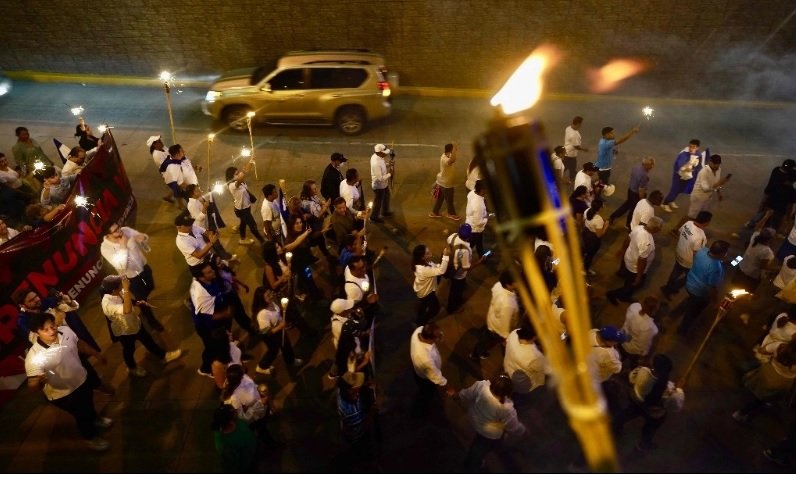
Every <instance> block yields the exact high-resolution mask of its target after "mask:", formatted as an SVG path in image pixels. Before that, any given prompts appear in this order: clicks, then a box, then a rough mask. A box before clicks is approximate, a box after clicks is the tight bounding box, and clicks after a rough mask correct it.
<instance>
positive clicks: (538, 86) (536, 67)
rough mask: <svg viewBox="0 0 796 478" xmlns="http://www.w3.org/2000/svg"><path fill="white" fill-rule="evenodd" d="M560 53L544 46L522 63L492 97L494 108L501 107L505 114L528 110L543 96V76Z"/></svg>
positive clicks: (552, 47) (551, 47)
mask: <svg viewBox="0 0 796 478" xmlns="http://www.w3.org/2000/svg"><path fill="white" fill-rule="evenodd" d="M560 56H561V55H560V53H559V51H558V50H557V49H556V48H555V47H554V46H552V45H542V46H540V47H538V48H537V49H536V50H534V51H533V53H531V55H530V56H529V57H528V58H526V59H525V61H524V62H522V65H520V67H519V68H517V70H516V71H515V72H514V73H513V74H512V75H511V77H510V78H509V79H508V80H507V81H506V83H505V84H504V85H503V87H502V88H501V89H500V91H498V92H497V93H496V94H495V96H493V97H492V100H491V101H490V103H491V104H492V106H500V108H501V109H502V110H503V114H506V115H510V114H514V113H517V112H520V111H522V110H526V109H528V108H530V107H531V106H533V105H534V104H536V102H537V101H539V97H541V96H542V74H543V73H544V72H545V70H547V69H548V68H549V67H551V66H552V65H553V64H555V63H556V62H557V61H558V59H559V57H560Z"/></svg>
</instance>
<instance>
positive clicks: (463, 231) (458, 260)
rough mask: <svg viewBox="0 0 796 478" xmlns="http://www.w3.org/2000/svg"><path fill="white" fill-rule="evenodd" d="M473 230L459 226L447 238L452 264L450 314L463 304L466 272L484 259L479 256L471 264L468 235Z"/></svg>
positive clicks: (466, 226)
mask: <svg viewBox="0 0 796 478" xmlns="http://www.w3.org/2000/svg"><path fill="white" fill-rule="evenodd" d="M472 232H473V229H472V227H471V226H470V225H469V224H462V225H461V226H459V230H458V232H455V233H453V234H451V235H450V236H448V238H447V240H446V242H447V244H448V249H449V250H450V251H451V255H452V257H451V261H452V264H453V277H451V287H450V292H449V293H448V313H449V314H452V313H454V312H455V311H456V310H458V308H459V307H461V305H462V303H463V302H464V300H463V297H464V288H465V285H466V280H467V272H468V271H470V269H472V268H473V267H475V266H477V265H479V264H481V263H482V262H483V261H484V259H485V257H484V256H481V257H479V258H478V260H477V261H475V262H473V250H472V248H471V247H470V242H469V241H470V235H471V234H472Z"/></svg>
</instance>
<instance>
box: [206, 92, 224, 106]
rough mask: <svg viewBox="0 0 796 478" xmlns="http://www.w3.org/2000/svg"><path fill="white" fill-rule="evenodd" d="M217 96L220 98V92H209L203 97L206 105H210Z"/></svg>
mask: <svg viewBox="0 0 796 478" xmlns="http://www.w3.org/2000/svg"><path fill="white" fill-rule="evenodd" d="M219 96H221V92H220V91H213V90H210V91H208V92H207V94H206V95H205V101H207V102H208V103H212V102H214V101H216V100H217V99H218V97H219Z"/></svg>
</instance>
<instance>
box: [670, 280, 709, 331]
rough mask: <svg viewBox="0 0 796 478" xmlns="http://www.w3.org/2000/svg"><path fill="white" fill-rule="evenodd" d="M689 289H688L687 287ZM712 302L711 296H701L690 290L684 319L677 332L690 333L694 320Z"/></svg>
mask: <svg viewBox="0 0 796 478" xmlns="http://www.w3.org/2000/svg"><path fill="white" fill-rule="evenodd" d="M686 291H688V289H686ZM709 303H710V298H709V297H700V296H698V295H694V294H692V293H691V292H688V298H687V299H686V300H685V305H684V308H685V312H684V313H683V320H682V322H680V326H679V327H678V328H677V333H678V334H680V335H688V332H689V331H690V330H691V327H693V325H694V321H696V319H697V318H699V316H700V315H701V314H702V312H703V311H704V310H705V309H706V308H707V306H708V304H709Z"/></svg>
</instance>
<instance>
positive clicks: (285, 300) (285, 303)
mask: <svg viewBox="0 0 796 478" xmlns="http://www.w3.org/2000/svg"><path fill="white" fill-rule="evenodd" d="M279 302H281V304H282V308H283V309H287V303H288V302H289V299H288V298H287V297H282V300H280V301H279Z"/></svg>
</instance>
